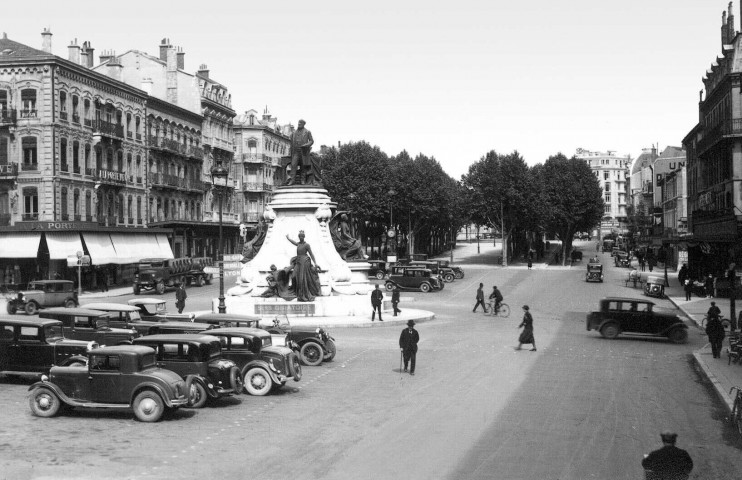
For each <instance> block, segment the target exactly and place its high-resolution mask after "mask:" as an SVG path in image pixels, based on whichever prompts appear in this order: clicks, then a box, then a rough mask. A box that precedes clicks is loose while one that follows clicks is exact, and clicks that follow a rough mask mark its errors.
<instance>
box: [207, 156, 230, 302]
mask: <svg viewBox="0 0 742 480" xmlns="http://www.w3.org/2000/svg"><path fill="white" fill-rule="evenodd" d="M228 176H229V170H227V169H226V168H224V167H223V166H222V162H221V160H218V161H217V164H216V165H215V166H214V167H212V168H211V181H212V183H213V184H214V188H215V189H216V188H217V187H219V192H218V193H219V249H218V251H217V253H216V258H217V261H219V313H227V306H226V305H225V304H224V238H223V235H222V200H223V198H222V197H223V196H224V189H225V188H226V186H227V177H228Z"/></svg>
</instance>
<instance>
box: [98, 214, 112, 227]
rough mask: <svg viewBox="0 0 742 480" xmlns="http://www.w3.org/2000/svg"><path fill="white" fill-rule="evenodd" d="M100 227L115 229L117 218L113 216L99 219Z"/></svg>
mask: <svg viewBox="0 0 742 480" xmlns="http://www.w3.org/2000/svg"><path fill="white" fill-rule="evenodd" d="M98 225H103V226H108V227H115V226H116V217H115V216H113V215H111V216H103V217H98Z"/></svg>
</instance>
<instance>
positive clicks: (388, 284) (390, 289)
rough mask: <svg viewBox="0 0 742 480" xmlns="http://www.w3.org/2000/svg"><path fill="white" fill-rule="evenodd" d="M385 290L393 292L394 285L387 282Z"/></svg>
mask: <svg viewBox="0 0 742 480" xmlns="http://www.w3.org/2000/svg"><path fill="white" fill-rule="evenodd" d="M384 288H386V291H387V292H391V291H392V290H394V284H393V283H392V282H386V284H384Z"/></svg>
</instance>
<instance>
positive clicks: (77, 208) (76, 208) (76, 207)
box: [72, 188, 80, 220]
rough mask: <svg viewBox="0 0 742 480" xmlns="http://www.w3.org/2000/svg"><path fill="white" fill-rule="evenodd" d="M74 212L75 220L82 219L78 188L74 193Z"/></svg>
mask: <svg viewBox="0 0 742 480" xmlns="http://www.w3.org/2000/svg"><path fill="white" fill-rule="evenodd" d="M72 212H73V213H74V215H75V220H80V190H78V189H77V188H76V189H75V192H74V193H73V194H72Z"/></svg>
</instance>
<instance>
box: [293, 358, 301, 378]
mask: <svg viewBox="0 0 742 480" xmlns="http://www.w3.org/2000/svg"><path fill="white" fill-rule="evenodd" d="M291 368H292V370H293V372H292V373H293V375H294V381H295V382H298V381H299V380H301V375H302V372H301V363H299V356H298V355H296V354H293V355H292V356H291Z"/></svg>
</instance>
